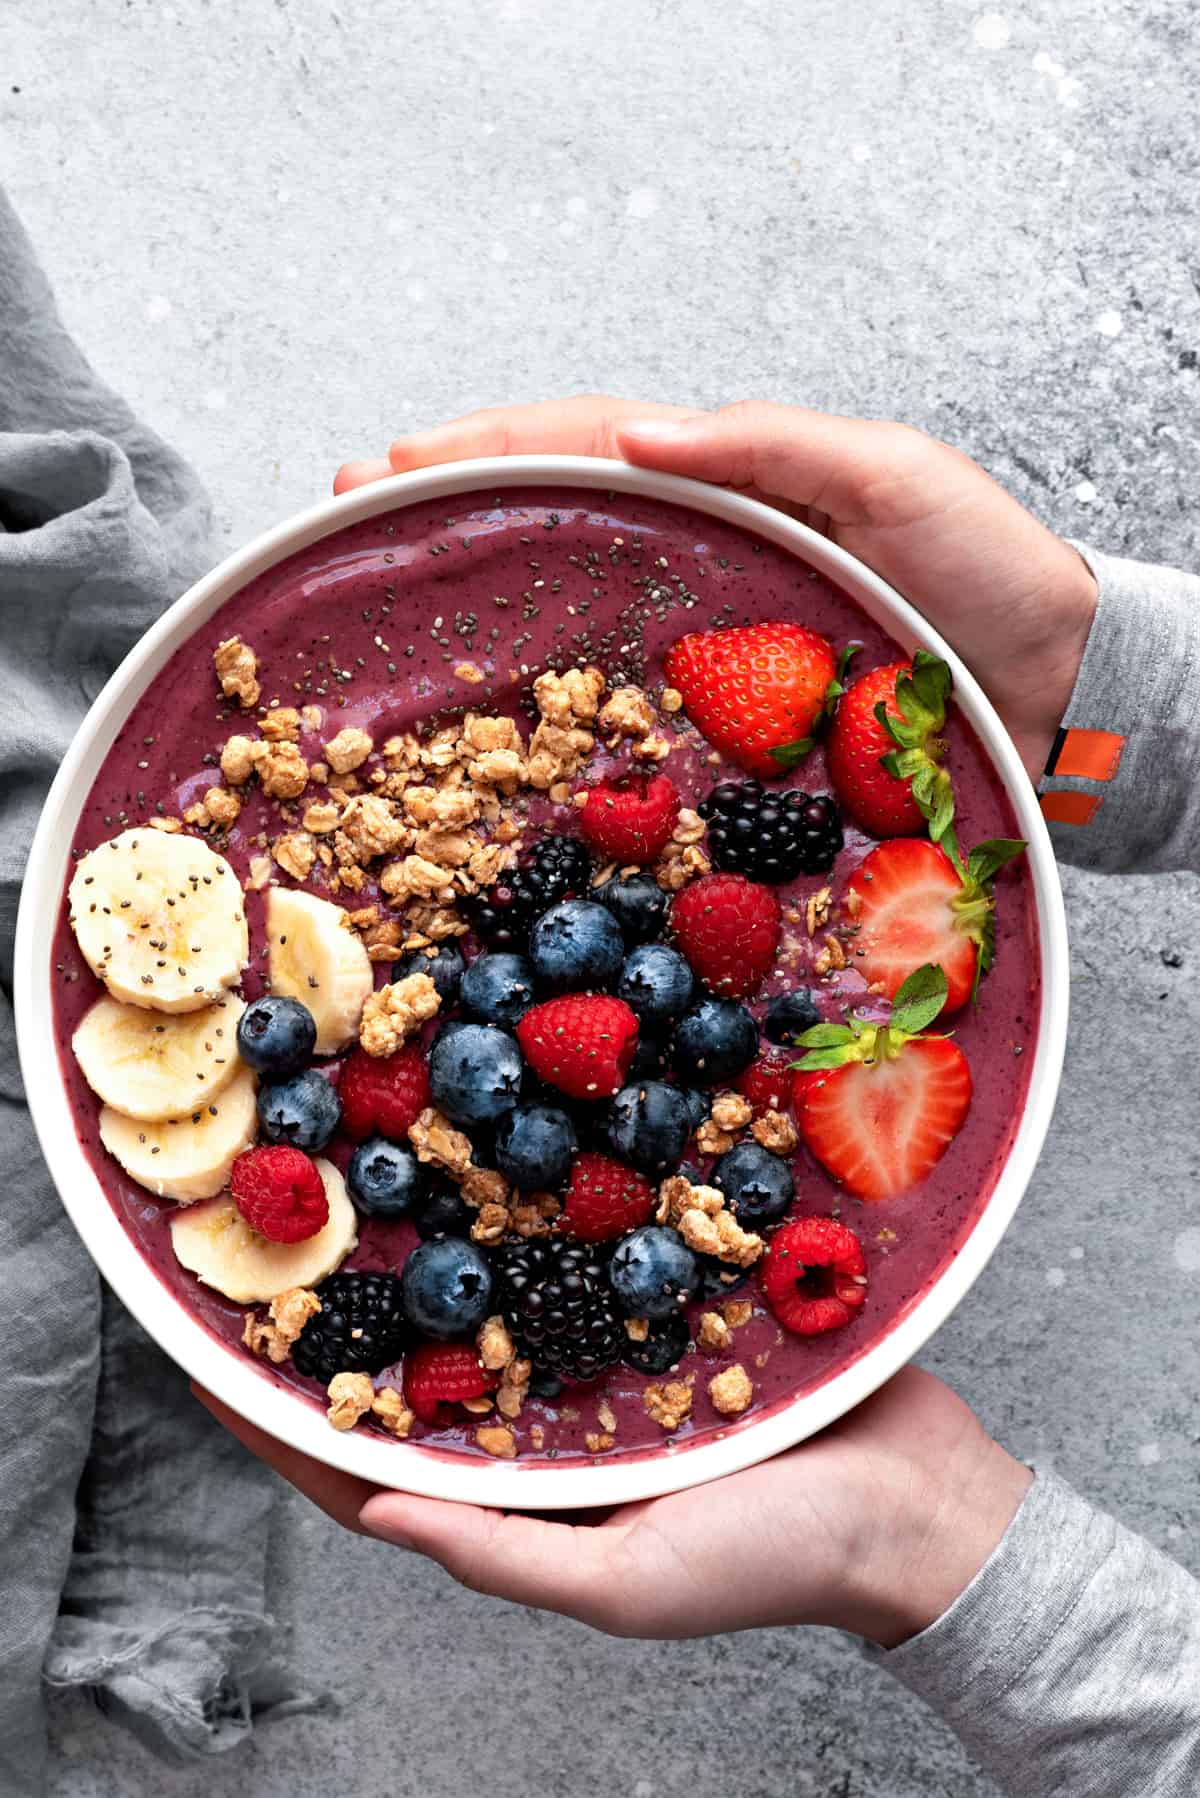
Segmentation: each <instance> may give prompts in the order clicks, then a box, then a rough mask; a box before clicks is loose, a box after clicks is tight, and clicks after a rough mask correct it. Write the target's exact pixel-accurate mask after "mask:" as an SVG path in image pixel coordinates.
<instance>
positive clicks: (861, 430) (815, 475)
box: [616, 400, 933, 525]
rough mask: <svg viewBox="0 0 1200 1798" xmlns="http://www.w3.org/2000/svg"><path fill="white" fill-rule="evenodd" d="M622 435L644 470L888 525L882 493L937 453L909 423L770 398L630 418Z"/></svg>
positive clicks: (624, 448)
mask: <svg viewBox="0 0 1200 1798" xmlns="http://www.w3.org/2000/svg"><path fill="white" fill-rule="evenodd" d="M616 436H617V441H618V443H619V445H620V448H621V452H622V454H623V455H624V456H625V457H626V458H627V460H628V461H630V462H636V463H639V464H640V465H641V466H642V467H645V468H658V469H661V470H663V471H664V472H670V473H672V474H681V475H691V476H692V477H693V478H694V479H696V480H700V481H712V482H713V483H715V484H716V485H719V486H723V487H756V488H757V489H758V490H759V491H760V492H761V493H763V494H767V495H770V496H772V497H774V498H778V499H783V500H787V501H789V502H790V503H791V504H793V505H797V506H805V507H808V508H810V509H812V510H813V511H817V512H824V513H826V514H827V515H828V516H829V517H830V518H832V519H833V520H834V521H835V522H836V523H838V524H846V525H848V524H866V523H878V522H881V520H880V519H878V518H877V517H874V516H873V515H872V514H873V508H872V505H871V499H872V494H873V492H874V493H876V494H877V493H878V492H879V490H880V489H881V488H887V487H888V486H889V485H891V484H892V483H893V482H895V481H897V480H899V481H900V482H901V484H903V483H904V482H906V481H907V479H908V478H909V477H911V476H912V475H914V474H916V473H918V472H919V471H920V469H921V468H922V466H924V465H926V464H927V462H928V457H929V454H930V452H931V451H932V449H933V444H932V442H931V440H930V439H929V438H927V437H925V436H924V435H923V434H922V433H921V432H920V431H915V430H912V429H910V428H909V427H908V426H907V425H899V424H889V423H882V422H880V421H877V420H874V419H859V418H840V417H837V416H835V415H833V414H831V413H827V412H811V411H809V410H808V409H807V408H806V407H803V406H779V405H773V404H770V403H768V402H766V401H761V400H743V401H741V402H739V403H738V404H737V405H734V406H724V407H722V408H721V410H720V411H718V412H695V413H692V414H691V415H690V416H688V417H686V418H675V419H671V418H636V419H622V420H621V421H620V422H619V423H618V424H617V426H616Z"/></svg>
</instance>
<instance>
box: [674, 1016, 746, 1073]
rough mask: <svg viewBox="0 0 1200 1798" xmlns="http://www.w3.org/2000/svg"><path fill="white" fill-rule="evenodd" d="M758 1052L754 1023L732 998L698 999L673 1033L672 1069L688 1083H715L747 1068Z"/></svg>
mask: <svg viewBox="0 0 1200 1798" xmlns="http://www.w3.org/2000/svg"><path fill="white" fill-rule="evenodd" d="M757 1053H758V1026H757V1024H756V1023H755V1022H754V1019H753V1018H752V1017H751V1015H750V1013H749V1012H748V1011H747V1010H746V1007H745V1006H744V1005H738V1004H737V1003H736V1001H735V1000H733V999H701V1001H700V1003H699V1005H694V1006H693V1007H692V1009H691V1011H689V1012H688V1013H686V1015H685V1016H684V1017H683V1018H681V1019H680V1023H679V1028H678V1030H676V1032H675V1068H676V1072H677V1073H678V1074H679V1077H680V1079H681V1080H685V1081H687V1083H688V1085H689V1086H716V1085H718V1083H719V1082H720V1081H722V1080H732V1079H734V1077H735V1076H736V1075H738V1074H740V1073H741V1072H742V1070H743V1069H744V1068H748V1067H749V1066H750V1063H751V1062H752V1061H753V1060H754V1057H755V1055H756V1054H757Z"/></svg>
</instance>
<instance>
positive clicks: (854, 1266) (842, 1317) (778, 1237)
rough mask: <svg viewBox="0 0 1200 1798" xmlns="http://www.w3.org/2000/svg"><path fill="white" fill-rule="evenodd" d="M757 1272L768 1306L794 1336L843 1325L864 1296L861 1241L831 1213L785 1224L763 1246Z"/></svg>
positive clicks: (864, 1298) (816, 1333)
mask: <svg viewBox="0 0 1200 1798" xmlns="http://www.w3.org/2000/svg"><path fill="white" fill-rule="evenodd" d="M760 1278H761V1281H762V1289H763V1294H764V1296H765V1298H766V1301H767V1303H768V1305H769V1306H770V1307H771V1310H772V1311H773V1312H774V1313H775V1316H776V1317H777V1318H778V1319H779V1321H780V1323H781V1324H782V1325H783V1327H784V1329H785V1330H791V1331H792V1333H793V1334H794V1335H796V1336H820V1335H823V1334H824V1333H825V1332H826V1331H827V1330H841V1329H844V1328H845V1326H846V1325H847V1324H848V1323H852V1322H853V1320H854V1318H855V1317H856V1316H857V1315H858V1313H859V1311H860V1310H861V1309H862V1307H863V1305H864V1304H865V1302H866V1297H867V1263H866V1259H865V1257H864V1255H863V1252H862V1244H861V1243H860V1242H859V1240H858V1237H857V1236H855V1234H854V1232H853V1231H852V1230H848V1229H847V1228H846V1226H845V1224H839V1223H838V1222H837V1220H836V1219H835V1218H832V1217H798V1218H796V1219H795V1221H794V1222H792V1223H790V1224H784V1226H783V1228H782V1229H781V1230H777V1231H776V1232H775V1234H774V1236H773V1237H772V1238H771V1241H770V1243H769V1244H768V1246H767V1252H766V1254H765V1255H764V1256H763V1260H762V1269H761V1273H760Z"/></svg>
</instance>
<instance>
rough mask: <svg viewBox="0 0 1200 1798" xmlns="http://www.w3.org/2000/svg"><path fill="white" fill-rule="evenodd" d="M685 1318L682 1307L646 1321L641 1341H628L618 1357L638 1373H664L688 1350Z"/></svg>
mask: <svg viewBox="0 0 1200 1798" xmlns="http://www.w3.org/2000/svg"><path fill="white" fill-rule="evenodd" d="M688 1340H689V1337H688V1321H687V1318H686V1317H685V1316H684V1315H683V1313H682V1311H676V1312H674V1313H673V1314H672V1315H671V1316H670V1317H663V1318H660V1319H659V1320H658V1321H657V1322H656V1323H652V1324H651V1325H650V1328H649V1331H648V1332H647V1335H646V1340H645V1341H644V1342H628V1343H626V1345H625V1348H624V1351H623V1353H622V1360H624V1361H625V1363H626V1365H627V1366H629V1367H635V1368H636V1369H637V1371H638V1372H639V1373H649V1374H660V1373H666V1372H667V1371H668V1369H669V1368H672V1367H674V1366H675V1365H676V1363H677V1362H679V1361H681V1360H682V1359H683V1357H684V1356H685V1355H686V1354H687V1352H688Z"/></svg>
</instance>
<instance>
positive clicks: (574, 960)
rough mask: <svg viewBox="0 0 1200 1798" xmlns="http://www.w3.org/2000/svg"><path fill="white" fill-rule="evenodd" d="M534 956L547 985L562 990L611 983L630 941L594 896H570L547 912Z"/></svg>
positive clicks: (532, 938) (532, 941)
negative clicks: (626, 940)
mask: <svg viewBox="0 0 1200 1798" xmlns="http://www.w3.org/2000/svg"><path fill="white" fill-rule="evenodd" d="M529 957H530V960H531V961H532V962H533V971H534V973H535V974H536V975H537V977H538V979H539V980H540V981H541V982H542V984H543V985H544V986H545V987H546V988H547V989H548V990H549V991H550V992H557V993H565V992H571V991H572V990H575V991H581V990H582V989H583V988H584V987H606V986H611V985H612V983H613V981H614V980H615V979H616V978H617V975H618V974H619V973H620V971H621V963H622V961H623V960H624V959H625V939H624V937H623V936H622V935H621V927H620V925H619V924H618V923H617V920H616V919H615V918H614V917H613V915H612V913H611V912H610V911H606V910H605V908H604V906H602V905H596V904H594V903H593V902H592V901H591V900H590V899H564V900H563V902H562V904H561V905H552V906H551V907H550V910H549V911H547V912H543V913H542V915H541V917H540V918H539V919H538V921H537V923H536V924H535V925H534V927H533V929H532V931H531V932H530V934H529Z"/></svg>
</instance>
